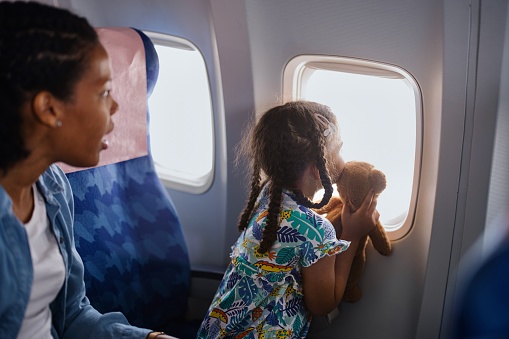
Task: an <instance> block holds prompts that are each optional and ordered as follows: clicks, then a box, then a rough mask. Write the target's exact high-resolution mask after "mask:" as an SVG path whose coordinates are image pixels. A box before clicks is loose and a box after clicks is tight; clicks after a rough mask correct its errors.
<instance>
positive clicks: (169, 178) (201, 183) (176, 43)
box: [143, 30, 216, 194]
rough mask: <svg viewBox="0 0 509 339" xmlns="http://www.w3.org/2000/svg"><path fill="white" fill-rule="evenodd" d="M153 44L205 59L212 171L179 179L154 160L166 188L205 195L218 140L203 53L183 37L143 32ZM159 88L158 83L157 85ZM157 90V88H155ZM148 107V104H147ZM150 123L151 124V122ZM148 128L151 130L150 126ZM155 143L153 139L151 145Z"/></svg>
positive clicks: (210, 182)
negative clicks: (216, 138) (190, 52)
mask: <svg viewBox="0 0 509 339" xmlns="http://www.w3.org/2000/svg"><path fill="white" fill-rule="evenodd" d="M143 33H145V34H146V35H147V36H148V37H149V38H150V40H151V41H152V43H153V44H154V47H155V46H156V45H158V46H166V47H173V48H179V49H184V50H189V51H195V52H198V53H199V54H200V56H201V57H202V59H203V65H204V67H205V72H206V77H207V82H208V85H209V103H210V122H211V124H210V125H211V128H212V130H211V143H212V145H211V169H210V171H208V172H207V173H205V174H204V175H202V176H200V177H199V178H197V179H195V180H190V179H187V178H183V177H179V176H177V175H174V174H170V173H168V171H165V169H164V168H163V167H162V166H161V165H159V164H157V163H156V161H155V160H154V167H155V169H156V173H157V176H158V177H159V179H160V180H161V181H162V182H163V184H164V185H165V187H168V188H170V189H174V190H178V191H182V192H186V193H192V194H202V193H205V192H206V191H208V190H209V189H210V187H211V186H212V183H213V181H214V175H215V170H216V154H215V153H216V140H215V122H214V103H213V100H212V87H211V82H210V74H209V70H208V67H207V63H206V60H205V58H204V56H203V53H202V52H201V51H200V49H199V48H198V47H197V46H196V45H194V44H193V43H192V42H191V41H189V40H186V39H184V38H181V37H177V36H174V35H169V34H163V33H158V32H152V31H145V30H144V31H143ZM156 86H157V83H156ZM154 88H155V87H154ZM147 105H148V102H147ZM149 123H150V122H149ZM147 128H150V127H149V126H148V127H147ZM152 143H153V138H151V141H150V144H152Z"/></svg>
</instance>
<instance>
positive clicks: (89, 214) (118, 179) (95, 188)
mask: <svg viewBox="0 0 509 339" xmlns="http://www.w3.org/2000/svg"><path fill="white" fill-rule="evenodd" d="M136 31H137V32H138V34H139V35H140V36H141V39H142V41H143V46H144V48H145V56H146V70H147V93H148V95H149V94H150V93H151V91H152V89H153V87H154V85H155V82H156V81H157V76H158V71H159V61H158V57H157V53H156V51H155V48H154V46H153V44H152V42H151V41H150V39H149V38H148V37H147V36H146V35H145V34H144V33H143V32H140V31H138V30H136ZM148 95H147V99H148ZM147 119H148V114H147ZM148 135H149V134H148V124H147V139H148ZM126 137H128V136H126ZM147 142H148V140H147ZM148 144H149V143H148ZM67 176H68V178H69V180H70V182H71V185H72V188H73V193H74V198H75V241H76V247H77V250H78V252H79V254H80V255H81V257H82V259H83V262H84V265H85V284H86V288H87V296H88V297H89V299H90V301H91V303H92V305H93V306H94V307H95V308H96V309H98V310H99V311H100V312H108V311H121V312H122V313H124V314H125V316H126V317H127V318H128V320H129V321H130V323H131V324H133V325H136V326H139V327H145V328H150V329H154V330H166V331H168V332H169V333H172V328H173V326H174V325H176V324H180V323H181V322H183V320H184V317H185V314H186V305H187V296H188V292H189V284H190V263H189V255H188V251H187V247H186V244H185V240H184V236H183V233H182V228H181V225H180V222H179V218H178V216H177V213H176V210H175V206H174V205H173V202H172V200H171V198H170V197H169V195H168V193H167V192H166V190H165V189H164V187H163V186H162V184H161V182H160V180H159V178H158V177H157V175H156V173H155V169H154V164H153V160H152V157H151V155H150V148H149V152H148V155H146V156H142V157H137V158H134V159H131V160H127V161H123V162H119V163H114V164H110V165H106V166H100V167H95V168H90V169H86V170H81V171H77V172H73V173H68V174H67ZM174 333H175V332H174ZM174 335H177V334H174Z"/></svg>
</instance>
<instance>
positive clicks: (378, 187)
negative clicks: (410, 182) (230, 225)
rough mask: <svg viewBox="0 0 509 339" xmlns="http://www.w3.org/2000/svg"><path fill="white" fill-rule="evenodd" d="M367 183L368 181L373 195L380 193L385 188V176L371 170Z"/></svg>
mask: <svg viewBox="0 0 509 339" xmlns="http://www.w3.org/2000/svg"><path fill="white" fill-rule="evenodd" d="M369 181H370V184H371V187H372V188H373V190H374V191H375V194H379V193H381V192H382V191H383V190H384V189H385V187H386V186H387V181H386V178H385V174H383V173H382V171H380V170H377V169H372V170H371V172H370V174H369Z"/></svg>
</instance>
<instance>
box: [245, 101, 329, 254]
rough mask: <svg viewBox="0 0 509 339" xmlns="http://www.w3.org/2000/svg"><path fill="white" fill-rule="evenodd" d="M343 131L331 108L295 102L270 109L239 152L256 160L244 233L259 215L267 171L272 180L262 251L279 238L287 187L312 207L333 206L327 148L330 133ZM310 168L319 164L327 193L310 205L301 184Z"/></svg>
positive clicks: (303, 202)
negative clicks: (255, 214) (257, 209)
mask: <svg viewBox="0 0 509 339" xmlns="http://www.w3.org/2000/svg"><path fill="white" fill-rule="evenodd" d="M338 130H339V129H338V126H337V122H336V117H335V116H334V114H333V113H332V112H331V110H330V108H329V107H328V106H325V105H322V104H319V103H315V102H310V101H294V102H289V103H286V104H284V105H281V106H276V107H274V108H272V109H270V110H268V111H267V112H266V113H265V114H264V115H263V116H262V117H261V118H260V120H259V121H258V123H257V124H255V125H254V126H253V127H252V129H251V131H250V133H248V134H247V135H246V137H245V138H244V140H243V143H242V144H241V145H240V148H239V151H240V153H241V154H242V155H245V156H247V158H248V159H249V161H250V164H249V165H250V166H249V167H250V168H251V171H252V179H251V191H250V194H249V197H248V199H247V203H246V207H245V208H244V210H243V211H242V213H241V215H240V218H239V222H238V229H239V230H240V231H243V230H244V229H246V227H247V225H248V224H249V221H250V219H251V216H252V214H253V209H254V206H255V203H256V199H257V197H258V195H259V194H260V192H261V189H262V187H263V184H262V180H261V178H262V173H263V174H264V175H265V176H266V177H267V180H268V181H269V187H268V189H269V208H268V214H267V219H266V220H267V221H266V225H265V229H264V231H263V238H262V241H261V243H260V247H259V249H258V251H259V252H260V253H265V252H266V251H267V250H269V249H270V247H271V246H272V244H273V243H274V241H275V240H276V236H277V235H276V232H277V229H278V226H279V212H280V207H281V203H282V191H283V188H286V189H290V190H292V191H293V193H294V194H295V197H296V200H297V202H298V203H299V204H301V205H304V206H306V207H310V208H320V207H322V206H324V205H326V204H327V203H328V202H329V200H330V198H331V196H332V191H333V188H332V183H331V178H330V175H329V172H328V169H327V157H328V152H327V149H328V147H329V140H333V139H334V138H333V137H331V136H332V135H330V134H331V133H336V132H337V131H338ZM336 139H337V138H336ZM310 164H316V166H317V168H318V171H319V173H320V179H321V183H322V186H323V187H324V189H325V193H324V196H323V199H322V200H321V201H320V202H319V203H313V202H312V201H310V200H309V199H308V198H306V197H305V196H304V195H303V194H302V192H301V191H299V190H297V189H296V186H295V185H296V183H297V182H298V180H299V179H300V178H301V176H302V175H303V173H304V171H305V169H306V168H307V167H308V166H309V165H310Z"/></svg>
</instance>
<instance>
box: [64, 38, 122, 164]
mask: <svg viewBox="0 0 509 339" xmlns="http://www.w3.org/2000/svg"><path fill="white" fill-rule="evenodd" d="M88 63H89V65H88V67H87V68H86V69H85V71H84V72H83V75H82V77H81V79H80V80H79V81H78V82H77V84H76V85H75V89H74V94H73V96H72V98H71V99H70V100H68V101H66V102H62V105H63V111H64V115H63V117H62V119H61V121H62V126H61V127H59V129H60V137H61V138H62V139H63V140H60V141H59V146H58V147H59V150H60V152H59V153H60V154H59V157H60V158H61V159H60V161H63V162H65V163H67V164H69V165H72V166H76V167H90V166H95V165H96V164H97V163H98V162H99V153H100V152H101V151H102V150H104V149H106V148H107V147H108V145H107V142H106V140H105V136H106V134H108V133H110V132H111V131H112V130H113V122H112V120H111V116H112V115H113V114H114V113H115V112H116V111H117V109H118V104H117V102H116V101H115V100H114V99H113V98H112V97H111V95H110V92H111V68H110V61H109V58H108V54H107V52H106V50H105V49H104V47H103V46H102V45H101V44H97V46H96V47H95V48H94V49H93V50H92V51H91V52H90V56H89V59H88Z"/></svg>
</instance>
